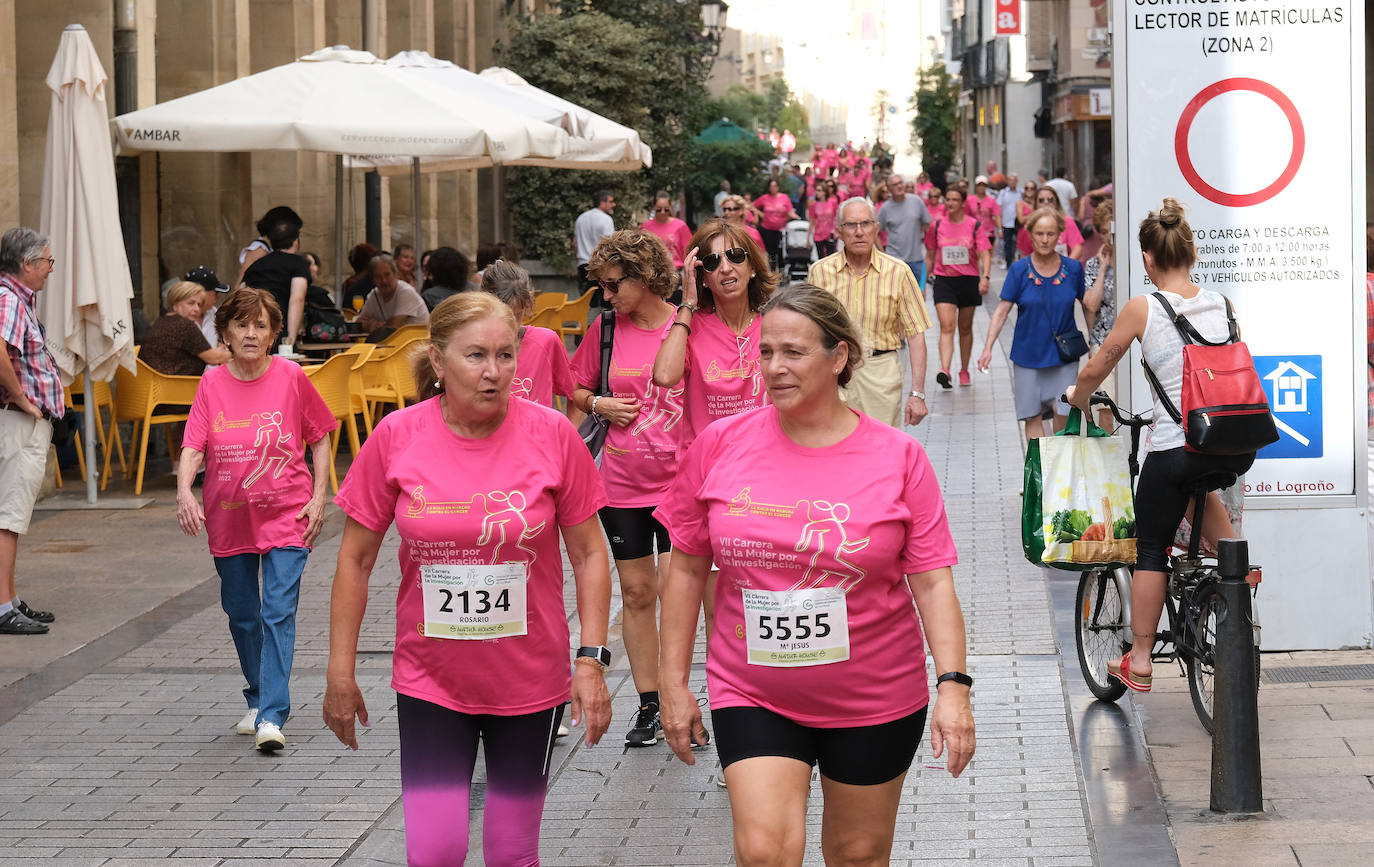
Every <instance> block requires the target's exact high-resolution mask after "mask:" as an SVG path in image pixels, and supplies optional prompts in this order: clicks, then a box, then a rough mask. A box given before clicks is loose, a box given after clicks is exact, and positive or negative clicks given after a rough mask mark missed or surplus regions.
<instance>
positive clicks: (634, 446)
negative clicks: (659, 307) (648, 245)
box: [572, 315, 684, 509]
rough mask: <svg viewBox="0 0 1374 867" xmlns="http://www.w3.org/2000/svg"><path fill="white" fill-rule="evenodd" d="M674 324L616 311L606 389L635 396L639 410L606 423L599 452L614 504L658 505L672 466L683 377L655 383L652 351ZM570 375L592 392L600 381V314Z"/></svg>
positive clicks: (655, 351) (621, 506)
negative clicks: (645, 323) (622, 421)
mask: <svg viewBox="0 0 1374 867" xmlns="http://www.w3.org/2000/svg"><path fill="white" fill-rule="evenodd" d="M672 327H673V320H672V317H669V318H668V320H667V321H666V322H664V323H663V326H662V327H661V328H654V329H644V328H639V327H638V326H636V325H635V324H634V323H633V322H631V321H630V317H628V316H621V315H617V316H616V317H615V335H614V337H613V339H612V342H611V375H610V384H611V395H612V396H613V397H618V398H635V399H637V400H638V401H639V416H638V417H636V418H635V420H634V421H633V422H631V423H630V425H629V426H628V427H620V426H619V425H614V424H613V425H611V427H610V429H609V430H608V431H607V432H606V449H605V451H604V452H603V453H602V456H601V480H602V481H603V482H605V484H606V496H607V497H608V498H609V499H610V504H611V505H612V506H615V507H616V508H618V509H633V508H643V507H644V506H657V505H658V504H659V502H660V501H661V500H662V499H663V492H664V491H666V490H668V484H669V483H670V482H672V480H673V474H674V473H675V472H676V471H677V439H678V426H679V425H681V424H682V414H683V407H682V396H683V391H684V386H683V383H678V384H677V385H676V386H674V387H673V388H661V387H659V386H657V385H655V384H654V376H653V374H654V357H655V356H657V355H658V349H659V347H660V346H662V345H663V340H664V338H665V337H667V336H668V329H670V328H672ZM572 370H573V380H574V381H575V382H576V383H577V384H578V385H580V386H582V387H583V388H589V389H591V390H592V391H593V392H595V391H596V390H597V388H598V385H599V383H600V381H601V317H599V316H598V317H597V318H596V320H595V321H594V322H592V324H591V325H589V326H588V327H587V335H586V336H585V337H584V338H582V344H581V345H580V346H578V347H577V352H576V353H574V354H573V360H572Z"/></svg>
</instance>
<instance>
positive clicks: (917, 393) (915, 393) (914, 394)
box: [911, 391, 926, 400]
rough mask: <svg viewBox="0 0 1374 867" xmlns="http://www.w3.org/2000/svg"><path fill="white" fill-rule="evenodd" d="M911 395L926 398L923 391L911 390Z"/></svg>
mask: <svg viewBox="0 0 1374 867" xmlns="http://www.w3.org/2000/svg"><path fill="white" fill-rule="evenodd" d="M911 396H912V397H919V398H920V399H921V400H925V399H926V393H925V392H924V391H913V392H912V393H911Z"/></svg>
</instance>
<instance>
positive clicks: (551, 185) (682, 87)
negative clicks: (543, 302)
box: [502, 0, 719, 265]
mask: <svg viewBox="0 0 1374 867" xmlns="http://www.w3.org/2000/svg"><path fill="white" fill-rule="evenodd" d="M557 11H558V14H542V15H536V16H533V17H531V18H527V19H524V20H519V21H515V22H513V23H512V27H511V39H510V44H509V45H508V46H507V47H506V48H505V49H504V51H503V56H502V63H503V64H504V65H506V66H508V67H510V68H511V69H513V70H514V71H516V72H518V73H519V74H520V75H522V76H523V77H524V78H525V79H526V80H527V81H529V82H530V83H531V84H533V85H534V86H536V87H541V88H544V89H545V90H548V91H550V92H552V93H556V94H558V95H559V96H562V97H563V98H564V99H568V100H571V101H572V102H575V103H578V104H579V105H582V106H585V107H586V108H589V109H591V110H592V111H595V112H597V113H598V114H602V115H605V116H606V117H609V118H611V119H612V120H615V121H617V122H619V123H622V124H625V125H626V126H629V127H633V128H634V129H636V130H638V131H639V134H640V136H641V137H642V138H643V140H644V142H645V143H646V144H648V145H649V146H650V147H651V148H653V152H654V165H653V168H652V169H646V170H642V171H639V172H624V173H611V172H580V171H555V170H546V169H531V168H520V169H515V170H512V171H511V172H510V184H509V201H510V205H511V210H512V213H513V216H514V219H515V223H516V234H517V236H518V237H519V240H520V242H521V243H522V244H523V245H524V249H525V253H526V255H527V256H530V257H533V258H540V259H544V260H546V261H549V262H551V263H554V264H558V265H567V264H570V263H571V260H572V248H571V246H570V241H569V239H570V237H571V234H572V224H573V221H574V220H575V219H576V218H577V215H578V214H579V213H581V212H582V211H584V210H586V209H587V208H589V207H591V197H592V195H593V193H594V192H595V191H596V190H598V189H602V188H604V189H608V190H611V191H612V192H614V193H615V194H616V200H617V202H618V206H617V208H616V215H615V216H616V223H617V225H626V224H628V223H629V222H630V215H631V212H632V211H634V210H635V209H637V208H640V207H643V206H644V204H645V203H646V202H647V200H648V199H649V197H650V196H652V195H653V193H654V191H655V190H658V189H666V190H678V189H681V188H682V187H683V184H684V182H685V180H686V177H687V174H688V169H689V164H688V162H689V157H690V155H691V153H692V142H691V138H692V136H693V135H694V134H696V132H698V131H699V130H700V129H701V128H702V127H704V126H706V124H708V123H710V121H711V119H712V118H711V117H710V112H709V111H708V110H707V103H708V101H709V94H708V92H707V90H706V86H705V81H706V78H707V77H708V75H709V74H710V63H711V57H710V51H709V48H710V46H709V44H708V43H707V42H706V41H705V40H704V39H703V38H702V35H701V31H702V25H701V10H700V6H699V4H698V3H696V2H678V0H563V2H561V3H559V4H557ZM717 183H719V181H717Z"/></svg>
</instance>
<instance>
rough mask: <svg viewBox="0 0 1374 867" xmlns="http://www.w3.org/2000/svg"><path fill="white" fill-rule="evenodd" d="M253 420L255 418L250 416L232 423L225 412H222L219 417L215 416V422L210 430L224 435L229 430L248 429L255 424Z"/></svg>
mask: <svg viewBox="0 0 1374 867" xmlns="http://www.w3.org/2000/svg"><path fill="white" fill-rule="evenodd" d="M253 418H254V416H249V417H248V418H245V419H242V420H238V419H236V420H234V421H230V420H228V419H226V418H225V417H224V410H220V411H219V415H217V416H215V420H214V422H213V423H212V424H211V425H210V428H211V430H213V431H214V432H215V433H224V432H225V431H227V430H233V429H235V428H241V427H248V426H249V425H250V424H252V423H253Z"/></svg>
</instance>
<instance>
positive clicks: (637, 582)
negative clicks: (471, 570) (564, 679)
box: [572, 230, 683, 747]
mask: <svg viewBox="0 0 1374 867" xmlns="http://www.w3.org/2000/svg"><path fill="white" fill-rule="evenodd" d="M587 275H588V276H589V277H590V278H591V279H593V280H595V281H596V282H597V283H598V284H599V285H600V286H601V289H602V291H603V292H605V293H606V298H607V300H608V301H609V302H610V304H611V307H612V308H613V309H612V311H607V312H606V313H603V314H602V315H601V316H600V317H598V318H597V319H596V320H595V321H593V322H592V324H591V326H590V327H588V329H587V336H586V337H585V338H584V339H583V340H582V344H581V345H580V346H579V347H578V348H577V352H576V353H575V354H574V355H573V361H572V368H573V380H574V381H575V382H576V384H577V388H576V389H575V390H574V391H573V403H574V404H575V405H576V406H578V407H580V408H581V409H583V410H584V411H586V412H587V413H588V414H591V415H598V416H601V417H602V418H604V419H606V420H608V421H609V422H610V428H609V430H608V431H607V432H606V445H605V450H604V452H603V453H602V456H601V479H602V481H603V482H604V483H605V485H606V497H607V500H608V505H607V506H606V507H605V508H603V509H602V510H601V523H602V525H603V526H604V527H605V528H606V535H607V536H608V537H609V538H610V540H611V556H613V557H614V558H615V566H616V571H617V572H618V573H619V575H620V592H621V597H622V599H623V600H624V603H625V617H624V620H625V625H624V630H625V656H626V658H627V659H628V660H629V663H630V674H631V675H632V676H633V677H634V682H635V689H636V690H638V691H639V710H638V712H637V713H636V714H635V718H634V720H633V721H632V722H631V724H630V730H629V731H628V732H627V733H626V734H625V742H626V743H627V744H629V745H630V746H636V747H645V746H651V745H653V744H656V743H658V737H659V735H660V734H661V733H662V731H663V729H662V726H661V725H660V724H659V718H658V587H659V585H660V584H661V583H662V580H663V576H664V575H665V574H667V571H668V561H669V559H670V558H669V552H670V551H671V550H672V548H671V544H670V543H669V541H668V531H667V530H666V529H664V527H663V525H662V524H660V523H659V522H658V521H656V520H655V519H654V515H653V512H654V508H655V507H656V506H657V505H658V504H659V503H660V502H662V500H663V494H664V492H665V491H667V490H668V485H669V484H670V483H671V482H672V480H673V475H674V474H675V473H676V472H677V453H678V445H677V442H678V427H679V425H681V424H682V415H683V402H682V393H683V387H682V386H681V385H679V386H677V387H676V388H659V387H658V386H657V385H655V384H654V380H653V367H654V356H655V355H656V354H657V353H658V348H659V346H661V345H662V344H663V341H664V339H665V338H666V337H667V336H668V331H669V329H671V328H672V325H673V313H674V312H675V308H674V307H673V305H671V304H669V303H668V301H667V300H666V299H667V298H668V296H669V295H671V294H672V293H673V289H674V288H676V285H677V272H676V271H674V270H673V263H672V260H671V259H669V258H668V249H667V248H666V247H664V246H663V242H662V241H660V240H659V239H658V238H657V237H656V236H654V235H651V234H649V233H647V232H639V231H635V230H624V231H620V232H615V233H613V234H611V235H607V236H606V237H605V238H602V239H601V243H600V244H598V245H597V246H596V249H595V250H593V251H592V255H591V259H590V261H588V262H587ZM608 321H609V323H611V324H610V327H611V328H613V329H614V330H613V331H612V334H613V339H612V343H611V364H610V370H609V371H608V380H607V381H608V382H609V384H610V394H598V393H597V392H598V390H599V388H600V385H601V329H602V328H604V327H607V325H608ZM655 550H657V554H658V556H657V558H655V556H654V554H655Z"/></svg>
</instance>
